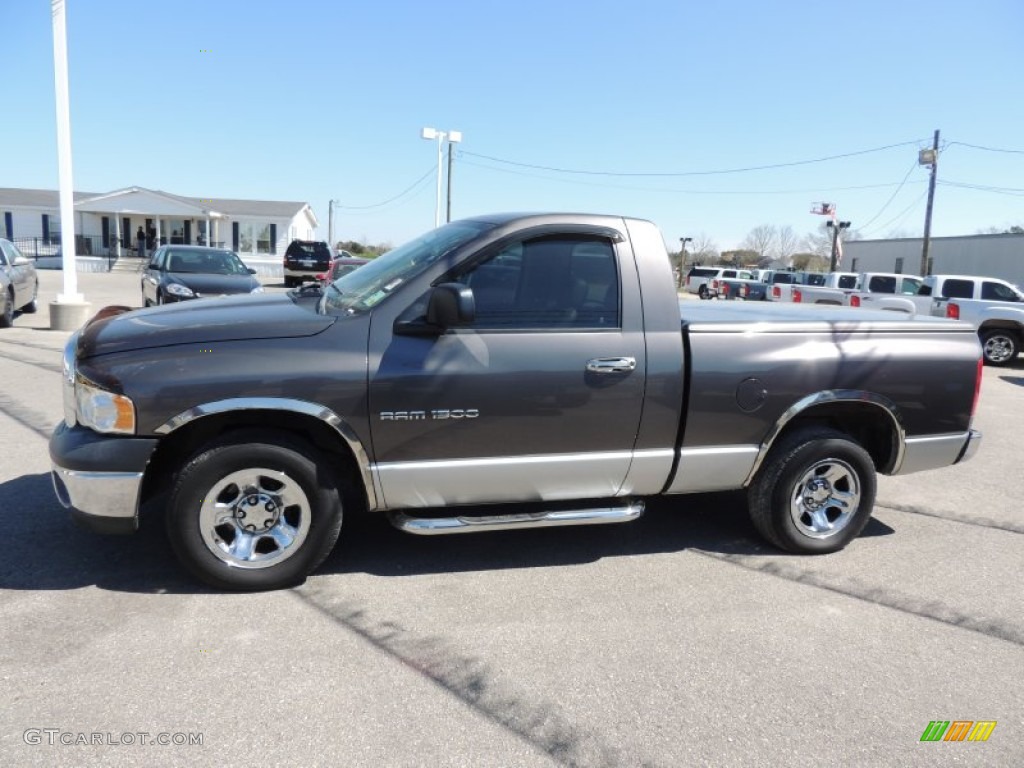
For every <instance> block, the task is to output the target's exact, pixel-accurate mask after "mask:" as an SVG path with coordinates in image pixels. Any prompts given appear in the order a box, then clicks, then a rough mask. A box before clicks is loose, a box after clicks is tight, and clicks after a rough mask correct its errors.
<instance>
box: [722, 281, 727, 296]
mask: <svg viewBox="0 0 1024 768" xmlns="http://www.w3.org/2000/svg"><path fill="white" fill-rule="evenodd" d="M722 295H723V296H725V298H729V284H728V283H725V284H724V285H723V286H722Z"/></svg>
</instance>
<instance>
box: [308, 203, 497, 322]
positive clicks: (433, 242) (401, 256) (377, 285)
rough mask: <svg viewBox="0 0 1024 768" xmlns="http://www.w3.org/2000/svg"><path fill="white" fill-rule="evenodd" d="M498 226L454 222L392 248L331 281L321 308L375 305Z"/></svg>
mask: <svg viewBox="0 0 1024 768" xmlns="http://www.w3.org/2000/svg"><path fill="white" fill-rule="evenodd" d="M494 226H495V225H494V224H491V223H490V222H483V221H458V222H453V223H451V224H446V225H445V226H443V227H440V228H438V229H435V230H432V231H430V232H428V233H427V234H425V235H422V236H421V237H418V238H416V239H415V240H413V241H411V242H408V243H406V244H405V245H402V246H400V247H398V248H396V249H395V250H393V251H388V252H387V253H385V254H384V255H383V256H378V257H377V258H376V259H374V260H373V261H371V262H370V263H369V264H366V265H365V266H362V267H360V268H359V269H357V270H355V271H353V272H349V273H348V274H347V275H342V276H341V277H339V278H338V279H337V280H335V281H334V282H332V283H328V285H327V288H326V290H325V291H324V295H323V297H322V298H321V299H320V307H319V311H320V312H321V314H324V313H328V312H332V313H333V312H345V313H349V314H355V313H357V312H365V311H367V310H369V309H373V307H375V306H377V304H379V303H380V302H381V301H383V300H384V299H385V298H386V297H387V296H388V295H389V294H390V293H391V292H392V291H394V290H395V289H396V288H398V286H400V285H402V284H404V283H406V282H408V281H409V280H411V279H412V278H414V277H416V276H417V275H419V274H420V273H421V272H423V271H424V270H425V269H427V268H428V267H429V266H430V265H431V264H433V263H434V262H436V261H438V260H439V259H441V258H443V257H444V256H445V255H447V254H449V253H451V252H452V251H453V250H455V249H456V248H458V247H459V246H461V245H464V244H465V243H468V242H469V241H470V240H472V239H474V238H476V237H477V236H479V235H480V233H481V232H485V231H486V230H488V229H492V228H493V227H494Z"/></svg>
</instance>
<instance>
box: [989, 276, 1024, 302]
mask: <svg viewBox="0 0 1024 768" xmlns="http://www.w3.org/2000/svg"><path fill="white" fill-rule="evenodd" d="M981 298H983V299H985V300H986V301H1020V297H1018V296H1017V294H1016V293H1015V292H1014V291H1013V289H1012V288H1010V286H1008V285H1003V284H1002V283H990V282H988V281H987V280H986V281H984V282H982V284H981Z"/></svg>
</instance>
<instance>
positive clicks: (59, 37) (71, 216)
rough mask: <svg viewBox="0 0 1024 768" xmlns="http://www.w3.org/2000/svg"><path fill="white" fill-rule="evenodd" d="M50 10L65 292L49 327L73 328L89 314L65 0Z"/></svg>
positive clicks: (52, 308) (57, 1)
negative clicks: (80, 266)
mask: <svg viewBox="0 0 1024 768" xmlns="http://www.w3.org/2000/svg"><path fill="white" fill-rule="evenodd" d="M51 2H52V6H51V7H52V11H53V81H54V87H55V91H56V98H57V168H58V174H59V185H60V187H59V188H60V232H61V236H60V241H61V242H60V250H61V263H62V266H63V270H64V292H63V293H61V294H58V296H57V301H56V302H55V303H54V304H51V305H50V327H51V328H53V329H55V330H72V329H74V328H77V327H79V326H80V325H81V324H82V323H83V322H84V321H85V319H86V318H87V317H88V313H89V305H88V304H86V303H85V297H84V296H83V295H82V294H80V293H79V292H78V273H77V272H76V259H75V245H76V242H75V240H76V238H75V196H74V193H73V190H74V188H75V187H74V183H73V181H72V178H71V108H70V103H69V99H68V41H67V25H66V23H65V8H64V2H65V0H51Z"/></svg>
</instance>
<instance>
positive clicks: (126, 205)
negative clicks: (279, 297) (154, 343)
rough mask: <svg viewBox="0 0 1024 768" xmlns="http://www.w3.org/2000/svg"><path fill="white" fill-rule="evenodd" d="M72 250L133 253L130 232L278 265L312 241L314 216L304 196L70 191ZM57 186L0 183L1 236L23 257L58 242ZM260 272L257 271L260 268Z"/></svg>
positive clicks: (46, 250) (112, 255) (133, 238)
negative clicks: (293, 246) (299, 243)
mask: <svg viewBox="0 0 1024 768" xmlns="http://www.w3.org/2000/svg"><path fill="white" fill-rule="evenodd" d="M74 201H75V234H76V236H77V237H78V240H77V242H76V248H75V250H76V252H77V255H79V256H83V257H89V256H102V257H105V258H108V259H109V258H118V257H122V256H124V257H128V256H136V255H137V253H138V252H137V245H138V243H137V238H136V235H137V232H138V230H139V228H140V227H141V228H142V231H143V232H144V233H146V234H147V239H148V241H149V242H148V245H149V246H150V247H153V246H155V245H157V244H166V243H186V244H192V245H205V244H213V245H216V246H219V247H224V248H229V249H231V250H233V251H235V252H237V253H238V255H239V256H241V257H242V259H243V260H245V261H246V262H247V263H248V262H253V263H255V264H260V263H261V262H264V263H271V262H277V263H278V264H280V261H281V257H283V255H284V252H285V249H286V248H287V247H288V244H289V243H290V242H291V241H292V240H313V239H315V231H316V226H317V219H316V216H315V215H314V213H313V209H312V208H311V207H310V205H309V204H308V203H299V202H281V201H272V200H230V199H221V198H205V197H203V198H199V197H183V196H181V195H173V194H170V193H168V192H162V191H159V190H153V189H146V188H144V187H126V188H124V189H118V190H115V191H113V192H105V193H93V192H75V193H74ZM59 209H60V203H59V199H58V193H57V190H46V189H13V188H0V237H6V238H7V239H8V240H12V241H13V242H15V243H17V244H18V246H19V247H20V248H21V250H22V251H23V252H24V253H25V255H26V256H29V257H30V258H32V257H33V256H36V257H38V256H40V255H53V253H54V252H55V247H58V246H59V245H60V243H61V236H60V210H59ZM261 271H262V270H261Z"/></svg>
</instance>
